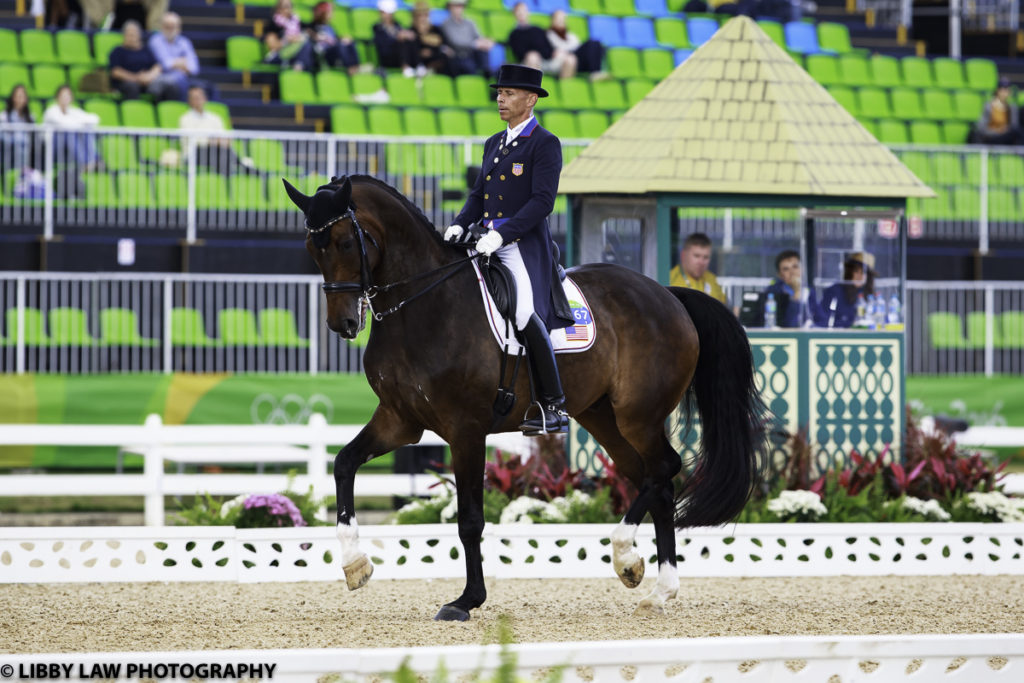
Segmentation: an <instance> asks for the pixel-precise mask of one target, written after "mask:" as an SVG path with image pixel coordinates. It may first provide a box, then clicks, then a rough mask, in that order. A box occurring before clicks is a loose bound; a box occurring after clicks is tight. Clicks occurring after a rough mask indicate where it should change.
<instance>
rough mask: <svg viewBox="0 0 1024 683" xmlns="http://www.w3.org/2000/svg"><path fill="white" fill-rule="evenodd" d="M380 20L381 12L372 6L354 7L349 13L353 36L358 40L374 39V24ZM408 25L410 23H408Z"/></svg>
mask: <svg viewBox="0 0 1024 683" xmlns="http://www.w3.org/2000/svg"><path fill="white" fill-rule="evenodd" d="M378 21H380V13H378V12H377V10H376V9H375V8H371V7H354V8H352V10H351V11H350V13H349V23H350V24H351V26H352V37H353V38H355V39H356V40H366V41H372V40H373V25H374V24H376V23H377V22H378ZM407 26H408V24H407Z"/></svg>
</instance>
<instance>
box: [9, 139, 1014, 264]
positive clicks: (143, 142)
mask: <svg viewBox="0 0 1024 683" xmlns="http://www.w3.org/2000/svg"><path fill="white" fill-rule="evenodd" d="M0 141H2V142H3V144H2V146H0V178H2V186H0V222H2V223H3V224H4V225H5V226H11V227H15V228H18V229H19V230H21V231H22V232H26V231H27V232H32V233H36V234H40V235H42V236H43V237H45V238H47V239H49V238H52V237H54V236H55V235H62V234H80V233H81V232H82V231H83V229H89V228H111V229H114V230H117V231H119V232H128V233H131V232H133V231H138V233H139V234H151V235H152V234H154V233H155V234H157V235H164V236H169V237H174V238H178V239H180V238H184V239H185V240H186V241H187V242H189V243H191V242H195V241H196V240H197V239H199V238H201V237H203V236H204V235H211V234H225V233H231V232H238V231H258V232H287V231H290V230H293V229H298V228H299V227H300V224H301V217H300V215H299V214H298V212H297V211H296V209H295V207H294V206H293V205H292V204H291V202H290V201H289V200H288V198H287V196H286V195H285V193H284V191H283V188H282V186H281V183H280V179H281V178H288V179H289V180H291V181H292V182H293V183H294V184H296V186H298V187H299V188H300V189H302V190H304V191H306V192H312V191H313V190H314V189H315V188H316V187H318V186H319V185H321V184H323V183H325V182H328V181H329V180H330V178H331V177H332V176H335V175H343V174H356V173H365V174H369V175H373V176H376V177H379V178H381V179H383V180H385V181H387V182H389V183H391V184H392V185H393V186H395V187H396V188H397V189H398V190H399V191H401V192H402V193H403V194H405V195H406V196H407V197H409V199H410V200H411V201H413V203H415V204H416V205H417V206H419V207H420V208H422V209H423V211H424V213H425V214H426V215H427V217H428V218H430V219H431V220H432V221H433V222H434V223H435V224H436V225H444V224H446V223H447V222H449V221H450V220H451V219H452V218H453V217H454V216H455V214H456V213H457V212H458V210H459V209H460V208H461V206H462V203H463V201H464V199H465V195H466V191H467V188H468V182H469V180H470V179H471V178H472V173H473V172H474V170H475V168H476V167H477V166H478V165H479V163H480V157H481V154H482V148H481V145H480V140H479V139H475V138H450V137H448V138H444V137H434V138H414V137H381V136H341V135H328V134H307V133H281V132H275V131H224V132H222V133H216V134H215V135H211V134H210V133H203V134H196V133H186V132H183V131H175V130H150V129H135V128H106V129H105V128H100V129H95V130H83V131H73V132H71V131H64V130H57V129H54V128H52V127H46V126H26V125H8V126H3V127H0ZM587 144H588V141H586V140H566V141H563V156H564V159H565V161H566V162H568V161H569V160H571V159H573V158H575V157H576V156H577V155H578V154H579V152H580V151H582V149H583V148H584V147H585V146H586V145H587ZM893 150H894V152H895V153H896V154H897V155H898V156H900V157H901V158H902V159H903V160H904V161H905V162H906V163H907V165H908V166H909V167H910V168H911V169H912V170H913V171H914V172H915V173H917V174H918V175H919V176H920V177H921V178H922V180H924V181H925V182H926V183H928V184H929V185H931V186H932V187H933V188H934V189H935V190H936V191H937V192H938V194H939V198H938V199H935V200H924V201H919V202H911V204H910V206H909V207H908V213H909V214H910V215H911V216H918V217H920V218H921V225H922V230H921V235H922V236H924V237H928V238H935V239H940V240H961V241H962V240H971V241H976V242H977V244H978V248H979V250H980V251H981V252H982V253H984V252H986V251H987V250H988V246H989V241H990V240H993V239H1003V240H1014V239H1022V238H1024V220H1022V218H1021V216H1022V215H1024V213H1022V211H1021V206H1022V205H1024V201H1022V200H1024V198H1022V197H1019V196H1018V190H1019V188H1021V187H1024V160H1022V157H1021V155H1020V154H1019V153H1018V152H1019V151H1020V150H1015V149H1012V148H1005V147H1002V148H998V147H978V146H970V147H967V146H964V147H921V146H910V145H900V146H894V147H893ZM26 167H27V168H29V169H35V172H34V173H33V172H31V171H25V169H26ZM564 211H565V204H564V200H563V199H561V198H560V199H559V201H558V202H557V203H556V207H555V215H554V219H553V225H552V230H553V232H554V233H555V234H556V235H561V234H563V233H564V230H565V217H564ZM681 222H682V230H683V231H684V232H688V231H693V230H702V231H704V232H707V233H709V234H712V235H713V236H715V237H718V238H720V239H723V240H725V241H727V242H731V241H732V240H735V243H736V244H737V245H740V244H742V242H743V240H745V239H747V238H756V239H757V240H763V239H766V238H767V239H772V238H779V239H787V240H788V239H790V238H792V237H794V236H797V235H799V231H800V230H801V229H802V227H801V222H800V221H799V219H798V217H797V214H796V211H795V210H789V211H787V210H779V209H749V210H743V211H740V210H733V211H727V210H726V209H688V210H685V211H684V212H683V215H682V216H681ZM826 229H827V228H826ZM915 234H916V233H915Z"/></svg>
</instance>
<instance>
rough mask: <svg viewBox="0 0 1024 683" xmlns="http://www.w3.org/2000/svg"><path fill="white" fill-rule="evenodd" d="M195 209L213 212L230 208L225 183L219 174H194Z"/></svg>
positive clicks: (229, 196)
mask: <svg viewBox="0 0 1024 683" xmlns="http://www.w3.org/2000/svg"><path fill="white" fill-rule="evenodd" d="M196 208H197V209H205V210H213V209H229V208H231V195H230V194H229V193H228V186H227V182H226V181H225V179H224V176H222V175H221V174H219V173H210V172H208V171H200V172H198V173H196Z"/></svg>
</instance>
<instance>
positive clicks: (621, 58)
mask: <svg viewBox="0 0 1024 683" xmlns="http://www.w3.org/2000/svg"><path fill="white" fill-rule="evenodd" d="M630 4H632V2H630ZM605 64H606V65H607V67H608V71H609V72H610V73H611V75H612V76H615V77H616V78H622V79H628V78H637V77H638V76H641V75H642V74H643V68H642V67H641V65H640V53H639V52H638V51H637V50H636V49H635V48H632V47H610V48H608V50H607V52H606V53H605Z"/></svg>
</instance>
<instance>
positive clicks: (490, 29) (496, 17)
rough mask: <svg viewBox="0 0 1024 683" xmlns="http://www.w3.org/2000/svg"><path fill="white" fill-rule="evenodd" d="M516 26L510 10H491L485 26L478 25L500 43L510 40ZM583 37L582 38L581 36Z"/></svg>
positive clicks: (486, 34)
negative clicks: (509, 37)
mask: <svg viewBox="0 0 1024 683" xmlns="http://www.w3.org/2000/svg"><path fill="white" fill-rule="evenodd" d="M515 27H516V18H515V17H514V16H512V13H511V12H509V11H508V10H505V11H502V12H491V13H490V14H488V15H487V22H486V24H485V26H480V27H478V28H479V29H480V32H481V33H483V34H484V35H485V36H490V37H491V38H493V39H494V40H496V41H498V42H499V43H504V42H505V41H507V40H508V36H509V34H510V33H512V29H514V28H515ZM581 39H582V38H581Z"/></svg>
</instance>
